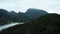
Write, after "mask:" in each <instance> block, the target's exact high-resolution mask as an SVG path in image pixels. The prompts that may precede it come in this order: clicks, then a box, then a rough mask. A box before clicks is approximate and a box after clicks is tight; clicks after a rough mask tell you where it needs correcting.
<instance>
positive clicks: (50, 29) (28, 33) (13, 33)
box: [0, 13, 60, 34]
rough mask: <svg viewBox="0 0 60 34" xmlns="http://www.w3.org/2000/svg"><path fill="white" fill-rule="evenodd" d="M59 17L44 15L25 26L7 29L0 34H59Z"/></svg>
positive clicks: (56, 15)
mask: <svg viewBox="0 0 60 34" xmlns="http://www.w3.org/2000/svg"><path fill="white" fill-rule="evenodd" d="M59 32H60V15H58V14H55V13H54V14H46V15H43V16H41V17H39V18H37V19H35V20H32V21H29V22H26V23H25V24H20V25H16V26H13V27H9V28H7V29H4V30H2V31H1V32H0V34H59Z"/></svg>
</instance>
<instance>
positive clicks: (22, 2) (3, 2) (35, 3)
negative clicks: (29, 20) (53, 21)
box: [0, 0, 60, 14]
mask: <svg viewBox="0 0 60 34" xmlns="http://www.w3.org/2000/svg"><path fill="white" fill-rule="evenodd" d="M28 8H36V9H42V10H45V11H47V12H49V13H58V14H60V0H0V9H6V10H8V11H12V10H14V11H15V12H19V11H20V12H26V11H27V9H28Z"/></svg>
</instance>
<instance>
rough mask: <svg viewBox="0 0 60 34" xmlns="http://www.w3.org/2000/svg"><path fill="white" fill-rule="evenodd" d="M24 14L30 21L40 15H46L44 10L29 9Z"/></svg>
mask: <svg viewBox="0 0 60 34" xmlns="http://www.w3.org/2000/svg"><path fill="white" fill-rule="evenodd" d="M25 14H26V15H27V16H29V17H30V19H35V18H37V17H40V16H41V15H45V14H48V13H47V12H46V11H44V10H40V9H33V8H29V9H28V10H27V12H26V13H25Z"/></svg>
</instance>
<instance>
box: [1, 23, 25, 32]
mask: <svg viewBox="0 0 60 34" xmlns="http://www.w3.org/2000/svg"><path fill="white" fill-rule="evenodd" d="M18 24H24V23H10V24H6V25H3V26H0V31H1V30H3V29H6V28H8V27H12V26H15V25H18Z"/></svg>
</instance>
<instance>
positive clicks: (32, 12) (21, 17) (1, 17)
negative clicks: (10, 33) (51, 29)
mask: <svg viewBox="0 0 60 34" xmlns="http://www.w3.org/2000/svg"><path fill="white" fill-rule="evenodd" d="M45 14H48V13H47V12H46V11H44V10H40V9H32V8H29V9H28V10H27V12H26V13H22V12H19V13H16V12H15V11H11V12H8V11H7V10H5V9H0V23H3V22H4V23H5V22H6V21H12V22H25V21H29V20H32V19H35V18H38V17H40V16H41V15H45Z"/></svg>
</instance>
